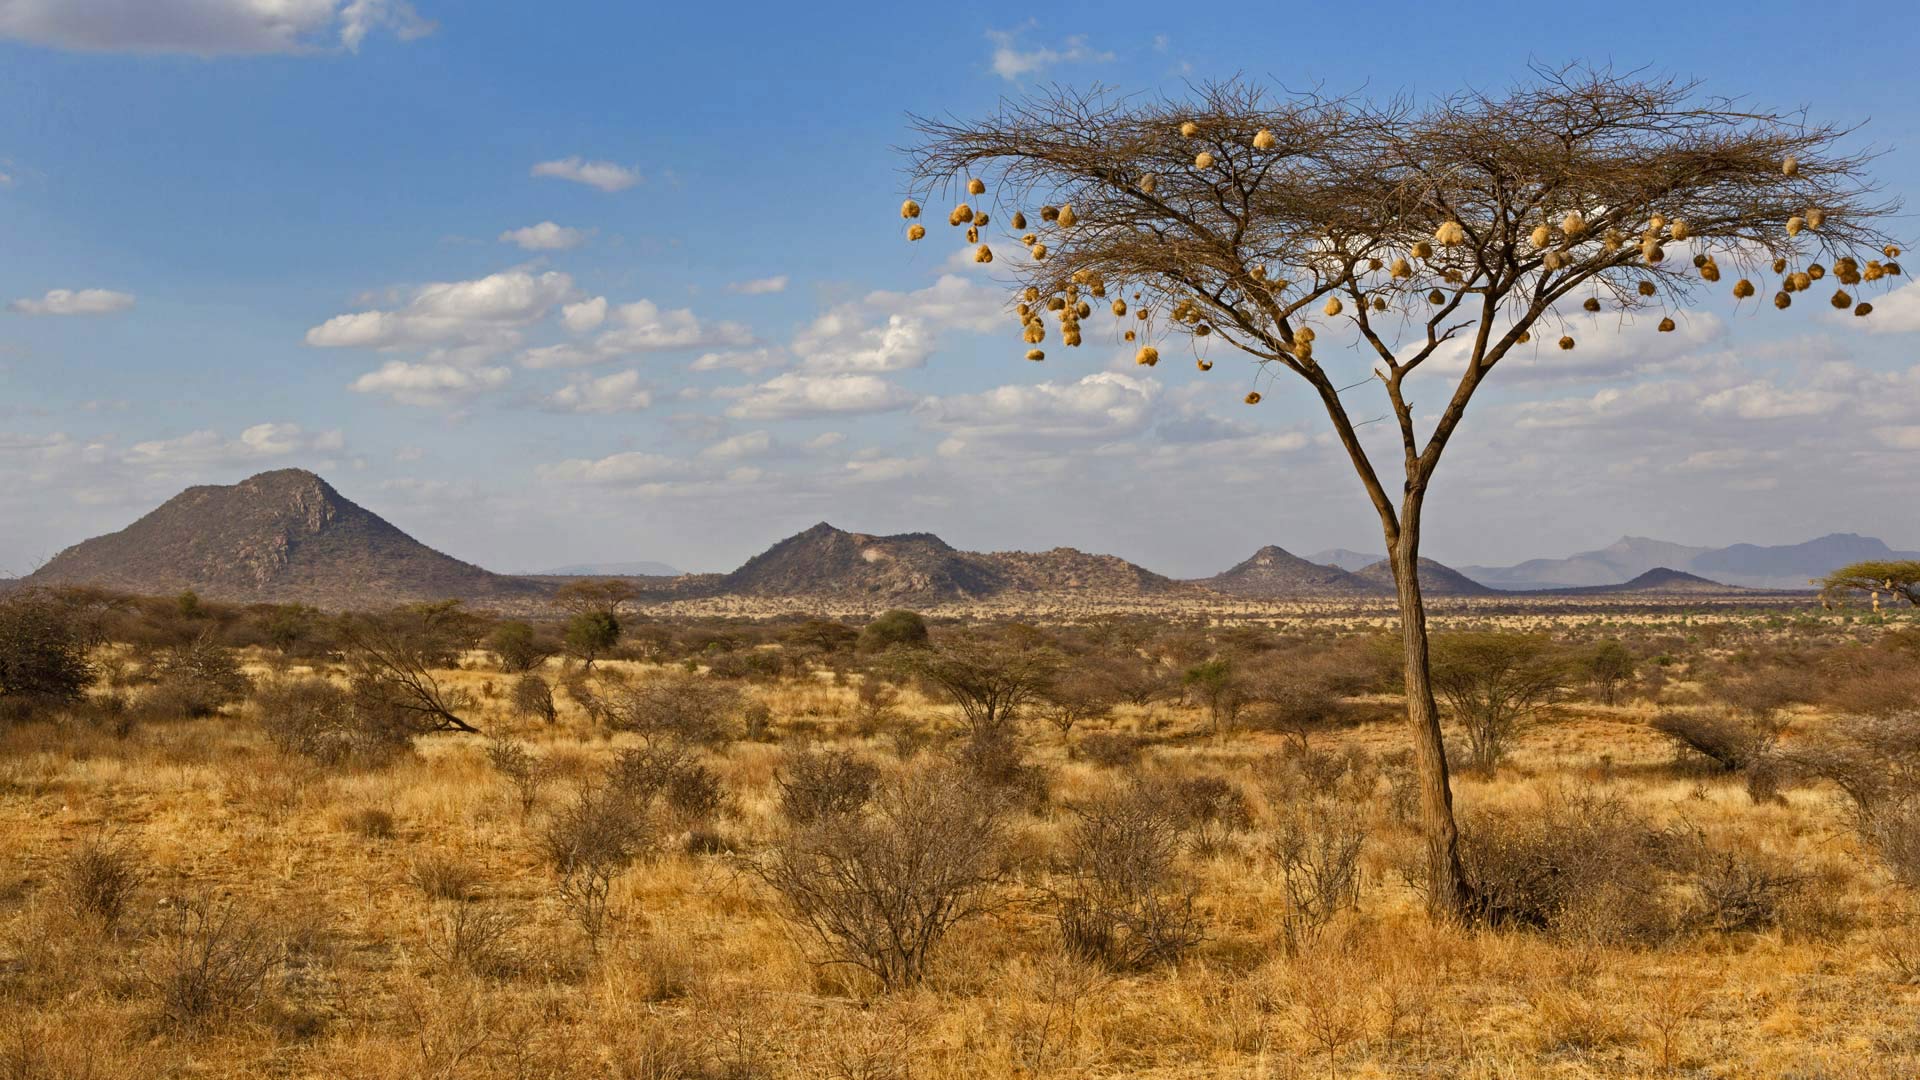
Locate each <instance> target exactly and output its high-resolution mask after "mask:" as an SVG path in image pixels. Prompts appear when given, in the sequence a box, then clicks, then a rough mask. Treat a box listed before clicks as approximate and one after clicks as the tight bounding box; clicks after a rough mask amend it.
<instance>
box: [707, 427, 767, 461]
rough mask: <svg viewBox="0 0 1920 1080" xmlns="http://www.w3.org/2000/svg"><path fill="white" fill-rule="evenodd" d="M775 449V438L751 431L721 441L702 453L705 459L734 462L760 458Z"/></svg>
mask: <svg viewBox="0 0 1920 1080" xmlns="http://www.w3.org/2000/svg"><path fill="white" fill-rule="evenodd" d="M771 449H773V436H772V435H769V434H767V433H766V432H764V431H749V432H745V433H743V434H740V435H734V436H731V437H729V438H725V439H721V440H720V441H719V442H717V443H713V444H712V445H710V446H708V447H706V448H705V449H703V450H701V451H700V456H701V457H704V458H718V459H721V460H733V459H737V458H750V457H759V456H761V455H763V454H765V453H766V452H767V451H769V450H771Z"/></svg>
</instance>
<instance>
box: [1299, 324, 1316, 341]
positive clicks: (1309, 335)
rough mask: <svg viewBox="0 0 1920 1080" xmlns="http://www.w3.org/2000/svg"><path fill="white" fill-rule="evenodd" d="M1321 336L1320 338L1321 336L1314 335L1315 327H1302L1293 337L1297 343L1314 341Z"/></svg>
mask: <svg viewBox="0 0 1920 1080" xmlns="http://www.w3.org/2000/svg"><path fill="white" fill-rule="evenodd" d="M1319 336H1320V335H1319V334H1316V333H1314V331H1313V327H1311V326H1303V327H1301V328H1300V329H1299V330H1298V331H1296V332H1295V333H1294V335H1293V340H1295V341H1313V340H1315V339H1316V338H1318V337H1319Z"/></svg>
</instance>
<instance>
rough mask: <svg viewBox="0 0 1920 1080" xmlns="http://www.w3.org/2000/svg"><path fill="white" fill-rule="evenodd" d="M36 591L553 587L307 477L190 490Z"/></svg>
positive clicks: (329, 594) (412, 591)
mask: <svg viewBox="0 0 1920 1080" xmlns="http://www.w3.org/2000/svg"><path fill="white" fill-rule="evenodd" d="M26 583H27V584H29V585H82V584H85V585H98V586H103V587H105V588H110V589H120V590H125V591H128V592H139V593H149V594H152V593H173V592H180V591H183V590H187V589H192V590H193V591H194V592H197V593H199V594H200V595H202V596H204V597H206V598H208V599H212V600H232V601H242V602H252V601H272V602H296V601H297V602H300V603H306V604H314V605H316V606H320V607H331V608H343V607H356V606H367V605H368V604H370V603H373V602H376V600H377V602H381V603H392V602H395V601H403V600H431V599H443V598H448V597H460V598H463V599H485V600H499V599H511V598H515V597H522V596H529V597H530V596H537V595H539V594H540V593H541V591H542V589H541V587H540V586H538V585H535V584H532V583H530V582H523V581H518V580H516V579H513V578H509V577H504V576H502V575H499V574H494V573H490V572H488V571H486V570H482V569H481V568H480V567H478V566H474V565H472V564H471V563H464V562H461V561H460V560H458V559H455V558H453V557H452V556H449V555H443V554H441V553H440V552H438V551H435V550H433V549H432V548H430V547H427V546H426V545H425V544H422V543H420V542H419V541H418V540H415V539H414V538H413V537H411V536H408V535H407V534H406V533H404V532H401V531H400V530H399V529H397V528H395V527H394V526H392V525H390V524H388V523H387V522H386V521H385V520H384V519H382V518H381V517H380V516H379V515H377V514H374V513H372V512H370V511H368V510H366V509H363V508H362V507H360V506H358V505H357V504H355V503H353V502H352V501H350V500H348V499H347V498H345V497H344V496H342V495H341V494H340V493H339V492H338V491H335V490H334V489H333V487H332V486H331V485H329V484H328V483H327V482H326V481H325V480H322V479H321V478H320V477H318V476H315V475H314V474H313V473H310V472H307V471H305V470H303V469H281V470H278V471H276V472H265V473H261V474H259V475H258V476H253V477H249V478H248V479H246V480H242V481H241V482H239V483H237V484H231V485H224V486H220V485H205V486H200V487H190V488H188V489H187V490H185V491H183V492H181V493H180V494H178V495H176V496H174V497H173V498H171V499H169V500H167V501H166V502H165V503H163V504H162V505H161V506H160V507H159V508H158V509H156V510H154V511H153V512H152V513H150V514H147V515H146V516H145V517H143V518H141V519H140V520H138V521H136V522H134V523H133V524H131V525H129V526H127V527H126V528H124V529H122V530H120V531H119V532H117V533H111V534H109V535H106V536H97V537H95V538H93V539H91V540H87V541H84V542H82V543H79V544H75V545H74V546H73V547H70V548H68V549H66V550H65V551H62V552H61V553H60V554H58V555H55V556H54V557H53V558H52V559H51V560H49V561H48V562H47V564H46V565H45V566H42V567H41V568H40V569H38V570H36V571H34V572H33V573H32V574H30V575H28V576H27V578H26Z"/></svg>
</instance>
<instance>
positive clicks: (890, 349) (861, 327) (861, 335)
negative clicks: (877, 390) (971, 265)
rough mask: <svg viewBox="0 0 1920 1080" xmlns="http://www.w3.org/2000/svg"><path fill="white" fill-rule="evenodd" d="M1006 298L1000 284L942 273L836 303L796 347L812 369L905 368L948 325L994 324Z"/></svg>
mask: <svg viewBox="0 0 1920 1080" xmlns="http://www.w3.org/2000/svg"><path fill="white" fill-rule="evenodd" d="M1005 304H1006V299H1005V296H1004V294H1003V293H1001V292H1000V291H999V290H997V289H994V288H992V287H990V286H986V285H982V284H980V283H979V282H976V281H970V280H968V279H967V278H963V277H960V276H958V275H955V274H943V275H941V277H940V279H939V280H938V281H936V282H934V283H933V284H932V285H929V286H927V287H926V288H924V289H918V290H915V291H913V292H891V291H887V290H880V291H877V292H872V293H868V294H867V295H866V296H865V297H862V298H861V299H860V300H858V301H854V302H852V303H847V304H840V305H836V306H835V307H833V308H832V309H830V310H828V311H826V312H824V313H822V314H821V315H820V316H818V317H817V318H815V319H814V320H813V322H811V323H809V324H808V325H807V326H806V327H805V328H804V329H802V330H801V331H800V332H799V333H798V334H796V335H794V339H793V342H792V349H793V353H794V355H796V356H798V357H799V358H800V361H801V367H802V368H804V369H805V370H806V371H809V372H818V373H823V374H830V373H845V372H888V371H905V370H907V369H909V368H917V367H921V366H924V365H925V364H926V362H927V358H928V357H929V356H931V355H932V354H933V352H934V351H935V350H936V349H937V348H938V347H939V344H940V335H941V334H942V332H944V331H948V330H966V331H971V332H974V333H983V332H986V331H990V330H993V329H995V328H996V327H997V326H998V325H999V324H1000V320H1002V319H1004V317H1005V311H1004V307H1005Z"/></svg>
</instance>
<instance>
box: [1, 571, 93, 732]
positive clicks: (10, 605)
mask: <svg viewBox="0 0 1920 1080" xmlns="http://www.w3.org/2000/svg"><path fill="white" fill-rule="evenodd" d="M91 645H92V642H91V641H90V640H89V639H88V637H87V636H86V635H85V634H84V633H83V632H82V629H81V627H80V625H79V623H78V621H77V620H75V619H74V618H72V617H71V616H70V614H69V611H68V609H67V608H66V607H65V606H63V605H61V604H60V603H58V602H57V601H56V600H55V599H54V598H53V597H52V595H50V594H48V593H45V592H42V591H40V590H37V589H36V590H27V591H24V592H19V593H15V594H14V595H12V596H9V597H6V598H5V599H4V600H0V701H3V702H4V703H5V704H7V705H9V706H13V705H22V706H28V707H30V706H32V705H35V704H40V703H46V704H62V703H66V702H73V701H78V700H80V698H81V697H82V696H84V695H85V694H86V691H87V687H88V686H89V685H91V684H92V683H93V667H92V665H91V664H89V663H88V661H87V651H88V649H89V647H90V646H91ZM3 718H4V717H0V719H3Z"/></svg>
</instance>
